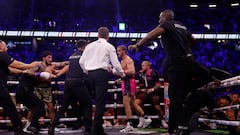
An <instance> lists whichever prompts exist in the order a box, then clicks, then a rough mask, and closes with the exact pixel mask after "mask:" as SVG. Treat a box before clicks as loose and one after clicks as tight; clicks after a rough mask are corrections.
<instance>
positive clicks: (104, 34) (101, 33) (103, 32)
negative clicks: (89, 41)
mask: <svg viewBox="0 0 240 135" xmlns="http://www.w3.org/2000/svg"><path fill="white" fill-rule="evenodd" d="M98 37H99V38H105V39H106V38H108V37H109V29H108V28H107V27H100V28H99V29H98Z"/></svg>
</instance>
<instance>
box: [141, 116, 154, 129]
mask: <svg viewBox="0 0 240 135" xmlns="http://www.w3.org/2000/svg"><path fill="white" fill-rule="evenodd" d="M151 122H152V119H150V118H147V119H144V122H143V128H146V127H147V126H148V125H149V124H150V123H151Z"/></svg>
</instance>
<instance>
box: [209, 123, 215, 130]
mask: <svg viewBox="0 0 240 135" xmlns="http://www.w3.org/2000/svg"><path fill="white" fill-rule="evenodd" d="M209 127H210V128H211V129H217V124H216V123H209Z"/></svg>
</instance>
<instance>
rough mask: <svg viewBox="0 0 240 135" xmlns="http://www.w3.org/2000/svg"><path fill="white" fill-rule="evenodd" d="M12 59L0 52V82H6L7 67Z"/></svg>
mask: <svg viewBox="0 0 240 135" xmlns="http://www.w3.org/2000/svg"><path fill="white" fill-rule="evenodd" d="M13 61H14V59H13V58H12V57H11V56H9V55H8V54H7V53H2V52H0V82H4V83H6V82H7V77H8V74H9V69H8V65H10V64H11V63H12V62H13Z"/></svg>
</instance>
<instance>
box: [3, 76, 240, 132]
mask: <svg viewBox="0 0 240 135" xmlns="http://www.w3.org/2000/svg"><path fill="white" fill-rule="evenodd" d="M160 81H161V89H162V90H163V91H164V92H165V94H164V100H163V101H164V102H162V103H160V105H161V106H162V108H164V111H165V114H166V116H165V117H167V113H168V103H169V99H168V95H167V94H166V92H167V87H168V85H167V83H165V82H164V81H163V79H160ZM7 83H8V85H10V86H15V85H18V83H19V82H18V81H8V82H7ZM51 84H52V85H58V86H62V85H64V81H56V82H55V81H53V82H52V83H51ZM238 85H240V76H235V77H232V78H228V79H225V80H222V81H221V85H220V86H216V85H214V82H211V83H209V84H208V85H206V86H204V87H201V88H199V89H198V90H203V89H218V88H226V87H232V86H238ZM109 86H110V87H109V89H108V95H110V96H112V101H111V103H107V104H106V106H105V107H106V108H107V109H108V108H112V109H113V110H114V112H115V113H114V115H111V116H103V119H105V120H113V119H125V118H126V116H125V115H124V114H121V115H119V114H117V113H116V112H117V110H118V109H119V108H122V109H123V104H122V103H119V101H120V100H119V97H121V94H122V93H121V88H120V87H118V85H116V84H115V83H114V81H109ZM53 94H54V95H55V96H59V95H63V94H64V92H63V91H62V90H54V91H53ZM10 95H11V96H15V93H10ZM151 106H152V105H151V104H147V103H146V104H144V107H151ZM59 107H61V106H60V105H57V106H56V109H58V108H59ZM93 108H94V105H93ZM239 108H240V105H239V104H237V105H230V106H225V107H220V108H214V109H213V111H212V112H211V113H213V114H214V113H217V112H223V113H224V112H225V111H227V110H237V111H239ZM1 109H2V108H1V107H0V110H1ZM17 109H18V110H27V107H25V106H24V105H22V104H20V106H17ZM69 109H71V107H69ZM209 115H211V114H209ZM147 116H148V117H149V118H152V119H158V115H156V114H154V115H149V114H147ZM203 116H204V115H203ZM132 118H133V119H138V117H137V115H133V116H132ZM76 120H77V118H60V122H72V121H76ZM26 121H27V120H22V122H26ZM10 122H11V121H10V120H0V124H4V123H10ZM39 122H50V119H39ZM198 122H199V123H198V124H201V123H215V124H217V125H222V126H227V127H231V128H230V129H231V130H233V129H236V133H239V128H240V121H239V120H234V121H233V120H228V119H210V118H207V117H201V115H200V118H198ZM121 128H123V126H119V127H114V126H113V127H105V130H106V132H108V133H110V134H120V133H119V130H120V129H121ZM227 129H229V128H227ZM82 132H83V129H79V130H74V131H73V130H71V129H70V128H63V129H61V130H60V131H58V132H56V134H58V133H59V134H79V133H82ZM160 132H162V131H160ZM163 132H166V130H163ZM0 133H4V134H10V133H11V132H7V131H4V130H3V131H1V130H0ZM40 133H42V134H47V129H41V131H40ZM131 133H132V134H157V133H158V134H159V131H156V130H155V131H151V129H149V130H147V131H144V130H140V129H139V130H138V129H137V130H136V131H133V132H131ZM131 133H130V134H131ZM204 133H205V132H201V131H199V130H198V129H197V132H193V133H192V134H204ZM229 133H230V134H232V133H233V131H229ZM122 134H124V133H122Z"/></svg>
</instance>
